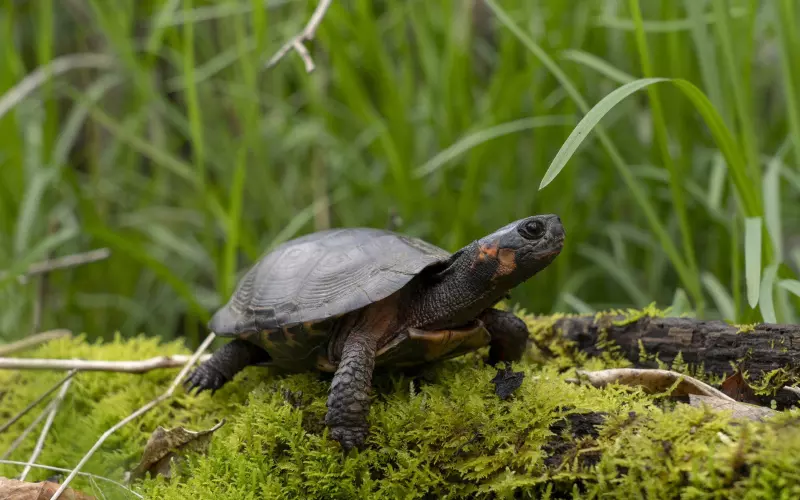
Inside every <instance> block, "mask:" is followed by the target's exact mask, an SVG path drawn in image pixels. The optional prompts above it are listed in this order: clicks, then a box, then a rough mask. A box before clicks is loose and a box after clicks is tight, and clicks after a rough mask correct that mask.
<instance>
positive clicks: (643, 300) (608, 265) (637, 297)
mask: <svg viewBox="0 0 800 500" xmlns="http://www.w3.org/2000/svg"><path fill="white" fill-rule="evenodd" d="M578 253H580V254H581V255H583V256H584V257H586V258H587V259H589V260H591V261H592V262H594V263H595V264H596V265H597V266H599V267H601V268H602V269H604V270H605V271H606V273H607V274H608V275H610V276H611V277H612V278H613V279H614V281H616V282H617V284H618V285H619V286H620V287H621V288H622V289H623V290H625V292H626V293H627V294H628V298H629V299H630V300H631V302H633V303H634V304H636V307H645V306H646V305H647V304H649V303H651V302H652V301H653V300H652V298H651V297H649V296H648V294H647V292H645V291H644V290H643V289H642V288H641V287H640V286H639V285H638V284H637V283H636V279H635V278H634V276H633V275H632V274H631V272H630V270H629V269H627V268H625V267H623V266H621V265H620V263H619V262H618V261H616V260H615V259H614V258H613V257H611V255H609V254H608V253H607V252H604V251H602V250H599V249H597V248H593V247H588V246H582V247H581V248H580V249H579V250H578Z"/></svg>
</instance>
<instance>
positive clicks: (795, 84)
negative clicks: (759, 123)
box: [772, 0, 800, 164]
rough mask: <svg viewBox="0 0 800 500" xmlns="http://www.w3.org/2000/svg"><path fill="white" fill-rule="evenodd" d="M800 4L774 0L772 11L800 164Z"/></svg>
mask: <svg viewBox="0 0 800 500" xmlns="http://www.w3.org/2000/svg"><path fill="white" fill-rule="evenodd" d="M796 5H797V1H796V0H775V1H773V2H772V7H773V11H772V12H773V14H772V15H773V19H774V21H775V27H776V29H777V32H778V39H779V41H780V43H779V44H778V45H779V46H780V54H781V76H782V77H783V92H784V95H785V96H786V107H787V109H786V113H787V115H788V118H789V127H790V129H791V132H792V133H791V138H792V144H794V155H795V156H794V157H795V158H797V160H798V164H800V71H798V67H797V64H798V61H800V37H798V36H797V24H796V23H797V13H796V11H795V10H794V9H795V6H796Z"/></svg>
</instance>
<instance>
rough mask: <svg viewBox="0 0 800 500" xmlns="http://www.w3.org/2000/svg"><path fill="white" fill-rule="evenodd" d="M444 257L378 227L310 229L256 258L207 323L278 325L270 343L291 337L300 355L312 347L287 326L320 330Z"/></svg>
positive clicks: (231, 332)
mask: <svg viewBox="0 0 800 500" xmlns="http://www.w3.org/2000/svg"><path fill="white" fill-rule="evenodd" d="M449 257H450V252H447V251H446V250H444V249H442V248H439V247H437V246H435V245H432V244H430V243H428V242H426V241H423V240H420V239H417V238H413V237H409V236H404V235H401V234H397V233H393V232H391V231H385V230H381V229H372V228H347V229H331V230H326V231H319V232H316V233H311V234H308V235H306V236H302V237H300V238H296V239H294V240H290V241H288V242H286V243H283V244H282V245H280V246H278V247H277V248H275V249H274V250H273V251H272V252H270V253H268V254H266V255H265V256H263V257H262V258H261V259H260V260H259V261H258V262H256V263H255V264H254V265H253V267H252V268H250V270H249V271H248V272H247V273H246V274H245V275H244V277H243V278H242V279H241V281H240V282H239V284H238V286H237V288H236V291H235V292H234V293H233V296H232V297H231V298H230V300H229V301H228V303H227V304H226V305H225V306H223V307H222V308H221V309H220V310H219V311H217V312H216V314H214V316H213V317H212V318H211V321H210V322H209V325H208V326H209V328H210V329H211V330H212V331H214V332H215V333H217V334H218V335H220V336H223V337H231V336H243V337H252V334H253V333H261V332H265V331H282V332H284V335H282V336H280V337H281V338H280V339H277V338H276V339H274V340H272V343H273V344H274V343H275V342H278V343H283V342H286V341H287V340H288V339H289V338H294V339H296V340H294V341H293V343H295V344H297V345H296V347H297V348H298V350H297V351H296V352H297V354H299V353H300V351H301V350H302V349H303V348H304V347H305V349H308V348H309V347H311V346H308V345H305V346H304V345H303V339H302V338H300V339H297V337H298V336H297V335H293V334H292V333H293V332H296V333H301V331H305V332H307V333H308V332H312V331H313V332H320V331H324V330H326V328H324V327H323V323H327V320H330V319H333V318H336V317H339V316H341V315H343V314H346V313H348V312H351V311H355V310H357V309H360V308H362V307H365V306H367V305H369V304H371V303H374V302H376V301H379V300H381V299H384V298H386V297H388V296H389V295H391V294H392V293H394V292H396V291H397V290H399V289H401V288H402V287H403V286H405V285H406V284H407V283H408V282H409V281H410V280H411V279H412V278H413V277H414V276H416V275H417V273H419V272H420V271H421V270H423V269H424V268H425V267H427V266H429V265H431V264H436V263H439V262H442V261H445V260H447V259H448V258H449ZM325 326H326V325H325ZM298 328H300V329H301V330H298ZM243 334H247V335H243ZM287 334H288V335H287ZM319 335H320V334H319V333H317V335H315V336H319ZM256 336H259V335H256ZM303 337H304V336H303ZM253 340H255V339H253ZM257 343H259V342H257ZM307 352H308V351H306V353H307Z"/></svg>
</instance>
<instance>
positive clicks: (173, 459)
mask: <svg viewBox="0 0 800 500" xmlns="http://www.w3.org/2000/svg"><path fill="white" fill-rule="evenodd" d="M224 423H225V419H222V420H220V422H219V423H218V424H217V425H215V426H214V427H212V428H210V429H208V430H205V431H198V432H194V431H188V430H186V429H185V428H183V427H176V428H174V429H164V428H163V427H161V426H158V428H157V429H156V430H155V431H153V434H151V435H150V439H148V440H147V445H145V448H144V453H142V459H141V461H140V462H139V465H137V466H136V468H135V469H133V470H132V471H131V473H130V479H131V480H135V479H139V478H142V477H144V476H145V475H146V474H147V473H150V475H151V476H152V477H155V476H157V475H162V476H164V477H170V475H171V469H172V465H173V464H174V463H177V461H178V460H180V459H181V454H182V453H185V452H189V451H193V452H198V453H205V452H206V450H207V449H208V443H209V441H210V440H211V434H212V433H213V432H214V431H216V430H217V429H219V428H220V427H222V424H224Z"/></svg>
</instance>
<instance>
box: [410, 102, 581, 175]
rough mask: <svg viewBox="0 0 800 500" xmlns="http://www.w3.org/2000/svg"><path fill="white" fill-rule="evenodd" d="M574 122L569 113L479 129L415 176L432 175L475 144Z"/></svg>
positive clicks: (448, 149)
mask: <svg viewBox="0 0 800 500" xmlns="http://www.w3.org/2000/svg"><path fill="white" fill-rule="evenodd" d="M573 123H575V119H574V118H573V117H571V116H567V115H549V116H534V117H531V118H522V119H520V120H514V121H511V122H506V123H501V124H499V125H495V126H493V127H489V128H486V129H483V130H479V131H477V132H474V133H472V134H469V135H467V136H465V137H462V138H461V139H459V140H458V141H457V142H456V143H454V144H452V145H451V146H448V147H447V148H445V149H444V150H442V151H440V152H439V153H437V154H436V156H434V157H433V158H431V159H430V160H428V161H426V162H425V163H423V164H422V165H420V166H419V167H417V168H416V169H414V176H415V177H424V176H426V175H430V174H432V173H434V172H436V171H437V170H439V169H440V168H442V167H443V166H444V165H445V164H447V162H449V161H451V160H453V159H455V158H457V157H458V156H460V155H462V154H464V153H465V152H467V151H469V150H470V149H472V148H474V147H475V146H477V145H479V144H483V143H485V142H489V141H491V140H492V139H497V138H498V137H503V136H505V135H509V134H514V133H517V132H522V131H525V130H531V129H535V128H539V127H557V126H564V125H571V124H573Z"/></svg>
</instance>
